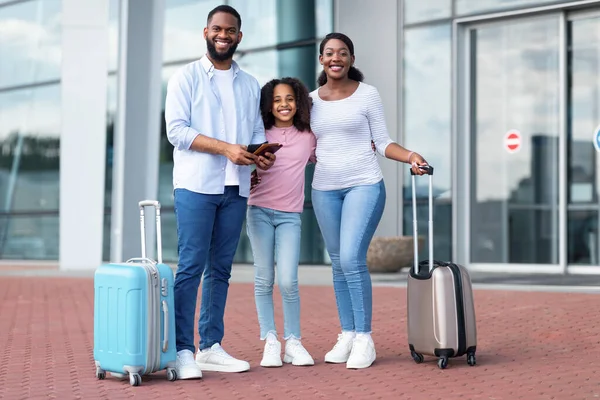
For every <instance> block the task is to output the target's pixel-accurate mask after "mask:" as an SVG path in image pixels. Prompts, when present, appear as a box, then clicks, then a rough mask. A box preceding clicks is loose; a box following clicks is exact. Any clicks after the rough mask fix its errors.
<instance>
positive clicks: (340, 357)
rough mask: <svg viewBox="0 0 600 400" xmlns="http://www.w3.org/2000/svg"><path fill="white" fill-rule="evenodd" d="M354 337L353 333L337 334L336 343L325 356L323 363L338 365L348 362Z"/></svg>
mask: <svg viewBox="0 0 600 400" xmlns="http://www.w3.org/2000/svg"><path fill="white" fill-rule="evenodd" d="M355 336H356V334H355V333H354V332H342V333H341V334H339V335H338V340H337V343H336V344H335V346H333V349H331V350H330V351H329V352H328V353H327V354H325V362H328V363H336V364H340V363H345V362H346V361H348V357H350V352H351V351H352V342H353V341H354V337H355Z"/></svg>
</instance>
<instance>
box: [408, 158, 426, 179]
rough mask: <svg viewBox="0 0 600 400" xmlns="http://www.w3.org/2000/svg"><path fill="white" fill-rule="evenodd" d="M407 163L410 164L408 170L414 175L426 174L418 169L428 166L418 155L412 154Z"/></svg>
mask: <svg viewBox="0 0 600 400" xmlns="http://www.w3.org/2000/svg"><path fill="white" fill-rule="evenodd" d="M408 162H409V163H410V168H411V169H412V170H413V172H414V173H415V174H416V175H423V174H426V173H427V172H426V171H423V170H422V169H421V168H419V166H421V165H428V164H427V161H425V159H424V158H423V157H422V156H421V155H420V154H419V153H412V154H411V155H410V157H409V159H408Z"/></svg>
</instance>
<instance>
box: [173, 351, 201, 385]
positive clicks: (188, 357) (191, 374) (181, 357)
mask: <svg viewBox="0 0 600 400" xmlns="http://www.w3.org/2000/svg"><path fill="white" fill-rule="evenodd" d="M175 371H177V379H200V378H202V370H201V369H200V367H198V365H197V364H196V360H194V353H192V352H191V351H190V350H181V351H178V352H177V361H176V363H175Z"/></svg>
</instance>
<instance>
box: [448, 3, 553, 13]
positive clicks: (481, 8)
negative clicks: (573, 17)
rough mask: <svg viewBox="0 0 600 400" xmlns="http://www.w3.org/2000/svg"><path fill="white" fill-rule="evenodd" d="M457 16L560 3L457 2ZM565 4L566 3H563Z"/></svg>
mask: <svg viewBox="0 0 600 400" xmlns="http://www.w3.org/2000/svg"><path fill="white" fill-rule="evenodd" d="M455 1H456V6H455V7H456V14H457V15H459V16H462V15H464V14H472V13H478V12H487V11H499V10H503V11H504V10H509V9H515V8H525V7H532V6H541V5H544V4H549V3H560V2H561V1H559V0H455ZM563 2H564V1H563Z"/></svg>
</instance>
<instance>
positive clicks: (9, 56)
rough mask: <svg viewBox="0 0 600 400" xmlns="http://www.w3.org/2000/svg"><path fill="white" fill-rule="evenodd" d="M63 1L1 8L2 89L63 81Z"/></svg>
mask: <svg viewBox="0 0 600 400" xmlns="http://www.w3.org/2000/svg"><path fill="white" fill-rule="evenodd" d="M60 11H61V1H60V0H37V1H28V2H23V3H17V4H14V5H9V6H5V7H0V60H2V62H0V88H1V87H8V86H17V85H24V84H30V83H35V82H42V81H47V80H52V79H59V78H60V63H61V21H60Z"/></svg>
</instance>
